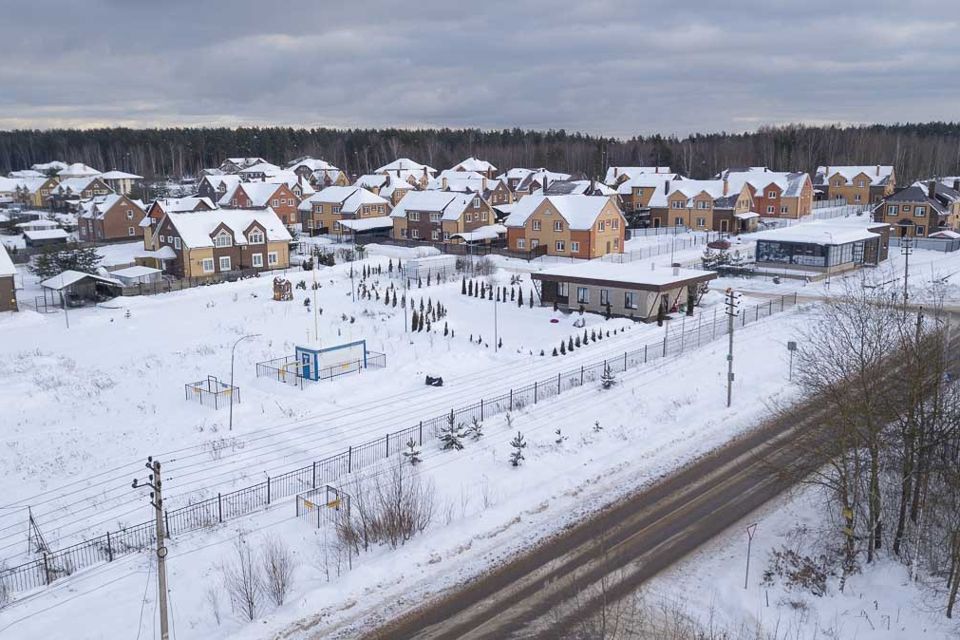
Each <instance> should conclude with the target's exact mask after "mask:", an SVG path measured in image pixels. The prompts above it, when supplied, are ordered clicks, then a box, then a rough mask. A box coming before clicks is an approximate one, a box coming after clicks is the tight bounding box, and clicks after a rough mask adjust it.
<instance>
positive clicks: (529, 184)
mask: <svg viewBox="0 0 960 640" xmlns="http://www.w3.org/2000/svg"><path fill="white" fill-rule="evenodd" d="M498 179H500V180H503V181H504V182H506V184H507V187H508V188H509V189H510V191H511V192H513V197H514V199H520V198H522V197H523V196H526V195H529V194H531V193H535V192H537V191H539V190H540V189H543V188H544V187H546V186H549V184H550V183H551V182H553V181H555V180H569V179H570V174H569V173H558V172H556V171H548V170H547V169H510V170H509V171H507V172H506V173H504V174H501V175H500V176H498Z"/></svg>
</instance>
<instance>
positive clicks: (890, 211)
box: [887, 204, 897, 216]
mask: <svg viewBox="0 0 960 640" xmlns="http://www.w3.org/2000/svg"><path fill="white" fill-rule="evenodd" d="M887 215H888V216H895V215H897V205H895V204H891V205H887Z"/></svg>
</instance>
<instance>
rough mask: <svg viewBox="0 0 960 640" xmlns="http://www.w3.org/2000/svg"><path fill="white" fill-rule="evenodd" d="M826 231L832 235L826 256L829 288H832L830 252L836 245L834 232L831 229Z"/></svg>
mask: <svg viewBox="0 0 960 640" xmlns="http://www.w3.org/2000/svg"><path fill="white" fill-rule="evenodd" d="M824 233H825V234H826V235H828V236H830V244H828V245H827V255H826V256H824V260H825V262H826V263H827V289H829V288H830V254H831V253H832V249H833V247H835V246H836V245H835V244H834V243H833V234H832V233H831V232H829V231H824Z"/></svg>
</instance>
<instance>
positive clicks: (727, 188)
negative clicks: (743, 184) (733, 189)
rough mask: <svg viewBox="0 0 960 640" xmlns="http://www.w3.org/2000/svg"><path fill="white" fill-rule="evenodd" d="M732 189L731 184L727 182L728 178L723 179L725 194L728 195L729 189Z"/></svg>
mask: <svg viewBox="0 0 960 640" xmlns="http://www.w3.org/2000/svg"><path fill="white" fill-rule="evenodd" d="M729 189H730V184H729V183H728V182H727V179H726V178H724V179H723V195H727V191H728V190H729Z"/></svg>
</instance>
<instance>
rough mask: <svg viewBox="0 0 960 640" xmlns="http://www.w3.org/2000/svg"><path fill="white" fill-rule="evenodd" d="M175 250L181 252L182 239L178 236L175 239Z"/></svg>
mask: <svg viewBox="0 0 960 640" xmlns="http://www.w3.org/2000/svg"><path fill="white" fill-rule="evenodd" d="M173 248H174V249H176V250H178V251H179V250H180V237H179V236H177V237H176V238H174V239H173Z"/></svg>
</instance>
